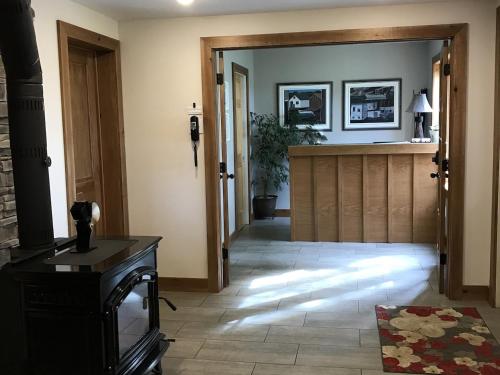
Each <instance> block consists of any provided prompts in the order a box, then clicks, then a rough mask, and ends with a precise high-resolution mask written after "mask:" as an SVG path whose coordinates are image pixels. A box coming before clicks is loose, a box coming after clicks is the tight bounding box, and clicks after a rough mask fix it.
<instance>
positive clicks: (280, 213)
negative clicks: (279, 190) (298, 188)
mask: <svg viewBox="0 0 500 375" xmlns="http://www.w3.org/2000/svg"><path fill="white" fill-rule="evenodd" d="M274 216H276V217H290V209H288V208H278V209H276V211H275V213H274Z"/></svg>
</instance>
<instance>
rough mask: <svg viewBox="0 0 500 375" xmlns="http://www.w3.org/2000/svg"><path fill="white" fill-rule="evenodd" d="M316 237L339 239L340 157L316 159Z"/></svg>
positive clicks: (330, 240)
mask: <svg viewBox="0 0 500 375" xmlns="http://www.w3.org/2000/svg"><path fill="white" fill-rule="evenodd" d="M313 160H314V199H315V201H314V213H315V223H317V224H316V225H315V229H316V233H315V237H316V238H317V239H318V241H322V242H336V241H338V240H339V220H338V213H337V212H338V209H339V207H338V191H337V189H338V182H337V180H338V175H337V174H338V169H337V167H338V158H337V157H335V156H334V157H321V156H320V157H315V158H314V159H313Z"/></svg>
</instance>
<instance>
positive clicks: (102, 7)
mask: <svg viewBox="0 0 500 375" xmlns="http://www.w3.org/2000/svg"><path fill="white" fill-rule="evenodd" d="M74 1H76V2H77V3H80V4H83V5H85V6H87V7H89V8H92V9H95V10H97V11H99V12H100V13H103V14H106V15H107V16H109V17H112V18H114V19H117V20H132V19H141V18H174V17H186V16H209V15H222V14H239V13H256V12H273V11H288V10H298V9H319V8H335V7H347V6H349V7H352V6H366V5H386V4H407V3H428V2H433V1H436V0H194V2H193V4H191V5H190V6H182V5H180V4H178V3H177V1H176V0H74Z"/></svg>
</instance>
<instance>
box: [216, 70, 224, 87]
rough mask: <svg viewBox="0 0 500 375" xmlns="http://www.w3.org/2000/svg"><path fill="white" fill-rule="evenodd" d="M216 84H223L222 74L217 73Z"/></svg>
mask: <svg viewBox="0 0 500 375" xmlns="http://www.w3.org/2000/svg"><path fill="white" fill-rule="evenodd" d="M217 84H218V85H223V84H224V74H222V73H217Z"/></svg>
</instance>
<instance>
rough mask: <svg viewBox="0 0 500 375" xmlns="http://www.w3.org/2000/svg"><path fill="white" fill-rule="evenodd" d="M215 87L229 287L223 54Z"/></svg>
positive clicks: (224, 275) (224, 271) (225, 268)
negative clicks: (216, 88)
mask: <svg viewBox="0 0 500 375" xmlns="http://www.w3.org/2000/svg"><path fill="white" fill-rule="evenodd" d="M217 87H218V90H217V91H218V95H217V97H218V102H219V103H218V104H219V105H218V107H219V108H218V115H219V116H218V117H219V129H220V131H219V132H218V133H219V160H220V182H221V184H220V189H221V194H222V200H221V222H222V227H221V231H222V233H221V237H222V241H221V243H222V280H223V286H224V287H226V286H228V285H229V246H230V245H231V238H230V234H229V203H228V202H229V200H228V178H234V175H232V174H228V171H227V143H226V142H227V131H226V100H225V99H226V98H225V95H226V92H225V85H224V54H223V52H222V51H221V52H219V53H218V61H217Z"/></svg>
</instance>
